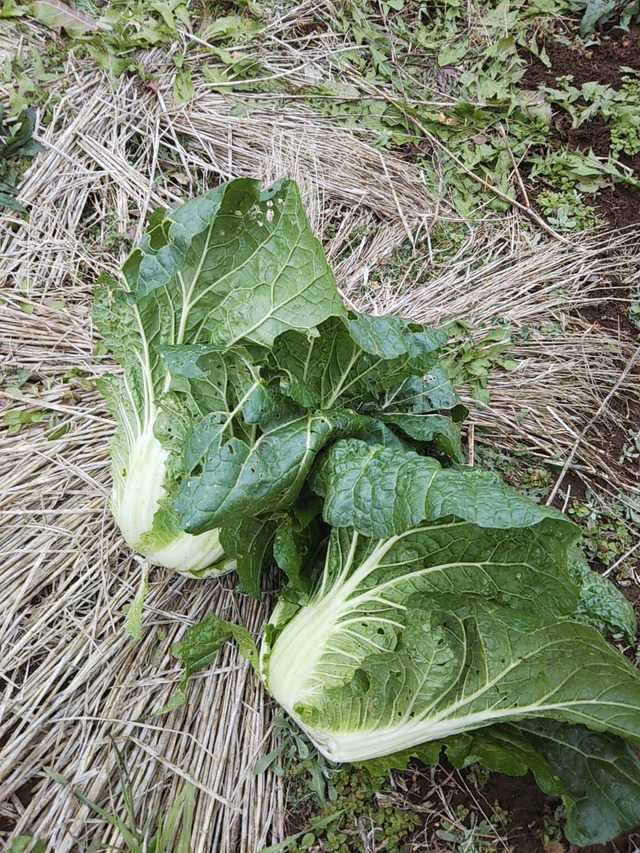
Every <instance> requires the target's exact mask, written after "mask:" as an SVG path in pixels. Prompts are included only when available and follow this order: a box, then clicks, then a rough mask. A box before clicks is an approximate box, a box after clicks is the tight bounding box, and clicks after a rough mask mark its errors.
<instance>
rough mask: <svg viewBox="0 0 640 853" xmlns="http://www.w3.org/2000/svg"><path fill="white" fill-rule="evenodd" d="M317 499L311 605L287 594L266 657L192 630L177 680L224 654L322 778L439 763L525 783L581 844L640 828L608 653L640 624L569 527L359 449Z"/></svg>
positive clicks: (408, 458) (639, 786) (624, 691)
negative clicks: (550, 798)
mask: <svg viewBox="0 0 640 853" xmlns="http://www.w3.org/2000/svg"><path fill="white" fill-rule="evenodd" d="M310 482H311V484H312V485H313V488H314V489H315V490H316V491H317V493H318V494H319V495H321V497H322V499H323V502H324V510H323V514H324V519H325V522H326V523H328V524H329V525H330V533H329V538H328V545H327V548H326V553H325V555H324V557H323V558H321V559H320V560H319V561H317V562H316V563H315V565H314V563H313V561H311V563H310V565H309V567H308V568H309V575H310V587H309V589H308V590H307V591H304V590H302V589H300V588H296V587H293V586H292V585H289V586H288V587H286V588H285V589H283V590H282V591H281V593H280V597H279V599H278V601H277V603H276V606H275V608H274V610H273V613H272V615H271V617H270V619H269V621H268V623H267V624H266V625H265V628H264V636H263V639H262V644H261V648H260V651H259V653H258V650H257V649H256V647H255V646H254V645H253V643H252V640H251V637H250V636H249V635H248V633H247V632H246V631H244V630H243V629H241V628H239V627H238V626H230V625H229V624H228V623H224V622H222V621H221V620H220V619H218V618H217V617H216V616H215V615H211V616H210V617H209V618H208V619H207V620H206V622H205V623H203V624H202V625H200V626H194V627H193V628H191V629H189V631H188V632H187V635H186V637H185V640H184V641H183V643H181V644H180V645H179V646H177V647H176V648H175V650H174V651H175V653H176V654H177V655H178V656H179V657H181V658H182V659H183V660H184V662H185V664H186V676H188V675H189V674H190V673H191V672H193V671H195V670H196V669H198V668H199V667H200V666H201V665H203V663H208V662H210V661H211V660H212V659H213V657H214V656H215V653H216V650H217V648H218V647H219V645H220V643H221V642H222V641H223V640H225V639H228V638H230V637H233V638H235V639H236V640H237V641H238V642H240V645H241V649H242V651H243V653H244V654H245V655H246V656H247V657H249V659H250V660H251V661H252V663H253V665H254V667H255V668H256V670H257V671H258V673H259V676H260V678H261V679H262V681H263V683H264V685H265V687H266V689H267V690H268V692H269V693H270V694H271V695H272V696H273V698H274V699H275V700H276V701H277V702H278V703H279V704H280V705H281V707H282V708H284V709H285V710H286V711H287V712H288V713H289V714H290V715H291V717H292V718H293V719H294V720H295V721H296V722H297V723H298V724H299V726H300V727H301V728H302V729H303V731H304V732H305V733H306V734H307V736H308V737H309V738H310V740H311V741H312V742H313V744H314V745H315V746H316V747H317V749H318V750H319V751H320V752H321V753H322V754H323V755H324V756H326V758H328V759H329V760H331V761H334V762H349V763H359V764H360V763H364V765H365V766H368V767H370V768H372V769H374V770H376V771H379V770H380V769H381V768H382V769H385V768H392V767H403V766H405V765H406V763H407V761H408V760H409V758H410V757H412V756H417V757H419V758H421V759H422V760H424V761H427V762H431V763H434V762H436V761H438V759H439V756H440V754H441V751H442V750H443V749H445V750H446V754H447V756H448V758H449V760H450V761H451V762H452V763H453V764H454V765H455V766H458V767H464V766H466V765H468V764H470V763H472V762H481V763H482V764H484V765H485V766H486V767H488V768H489V769H493V770H497V771H500V772H504V773H511V774H513V775H521V774H523V773H526V772H527V771H528V770H532V771H533V772H534V774H535V777H536V779H537V781H538V784H539V785H540V787H541V788H542V789H543V790H544V791H546V792H547V793H549V794H552V795H554V796H559V797H562V798H563V800H564V802H565V805H566V808H567V826H566V829H565V832H566V834H567V837H568V838H569V839H570V840H571V841H573V842H574V843H576V844H581V845H583V844H587V843H596V842H600V841H606V840H609V839H611V838H612V837H614V836H615V835H617V834H618V833H620V832H623V831H625V830H628V829H631V828H633V827H634V826H635V825H636V824H637V823H638V822H639V821H640V772H639V771H640V762H639V761H638V759H637V758H636V756H635V754H634V752H633V749H634V748H635V749H637V748H639V747H640V674H639V673H638V671H637V670H636V669H635V668H634V667H633V666H632V665H631V663H629V661H627V660H626V658H625V657H624V656H623V655H622V654H621V653H620V651H619V650H618V649H616V648H615V647H613V646H611V645H609V644H608V643H607V642H606V639H605V637H604V636H603V634H604V633H616V634H619V635H624V636H625V637H626V639H627V640H628V641H629V642H631V641H632V639H633V637H634V635H635V631H636V625H635V619H634V615H633V610H632V608H631V607H630V605H629V604H628V602H626V600H625V599H624V598H623V596H622V595H621V594H620V593H619V592H618V591H617V590H616V589H615V587H613V585H612V584H610V583H609V581H608V580H606V579H605V578H601V577H599V576H596V575H595V574H594V573H593V572H592V571H591V570H590V569H589V568H588V566H587V565H586V563H585V561H584V559H583V558H582V556H581V555H580V553H579V551H578V550H577V540H578V538H579V531H578V528H577V527H576V526H575V525H574V524H573V523H572V522H570V521H569V520H568V519H567V518H566V517H564V516H563V515H562V514H561V513H560V512H558V511H556V510H554V509H552V508H547V507H541V506H539V505H538V504H536V503H534V502H533V501H531V500H529V499H528V498H526V497H525V496H523V495H521V494H519V493H518V492H516V491H515V490H513V489H511V488H509V487H507V486H505V485H504V484H503V483H502V482H501V481H500V479H499V478H498V477H497V476H496V475H494V474H491V473H487V472H483V471H479V470H477V469H469V468H463V467H458V468H455V467H453V468H452V467H450V468H443V467H442V466H441V465H440V464H439V463H438V462H437V461H436V460H434V459H431V458H428V457H424V456H421V455H419V454H417V453H415V452H413V451H411V450H408V449H406V448H401V447H395V446H393V447H391V446H388V447H384V446H382V445H373V444H370V443H367V442H364V441H361V440H358V439H354V438H351V439H345V440H340V441H337V442H335V443H333V444H332V446H331V447H330V448H329V449H327V450H326V451H324V452H323V453H322V454H321V456H320V458H319V460H318V462H317V464H316V465H315V467H314V470H313V473H312V475H311V477H310ZM596 578H597V579H596ZM182 689H184V683H183V687H182ZM594 779H595V780H598V786H596V787H594V785H593V784H592V782H591V781H590V780H594ZM604 792H606V793H604Z"/></svg>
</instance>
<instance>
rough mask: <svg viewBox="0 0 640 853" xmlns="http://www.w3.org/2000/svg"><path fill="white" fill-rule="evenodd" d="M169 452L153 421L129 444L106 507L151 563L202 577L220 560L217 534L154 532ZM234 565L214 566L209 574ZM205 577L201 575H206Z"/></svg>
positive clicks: (133, 547)
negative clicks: (160, 440) (119, 475)
mask: <svg viewBox="0 0 640 853" xmlns="http://www.w3.org/2000/svg"><path fill="white" fill-rule="evenodd" d="M168 455H169V454H168V452H167V451H166V450H165V448H164V447H163V446H162V444H161V443H160V442H159V441H158V439H157V438H156V436H155V435H154V434H153V420H152V421H151V423H150V424H148V425H147V426H146V428H145V430H144V431H143V432H142V433H140V435H138V436H137V437H136V439H135V441H134V442H133V444H132V445H131V449H130V452H129V459H128V461H129V465H128V468H127V471H126V472H124V474H123V477H122V478H119V480H117V481H116V486H115V488H114V492H113V496H112V500H111V509H112V512H113V516H114V518H115V520H116V521H117V523H118V526H119V527H120V530H121V531H122V535H123V536H124V539H125V541H126V543H127V545H129V547H131V548H132V549H133V550H134V551H136V552H137V553H139V554H142V556H143V557H146V559H147V560H148V561H149V562H150V563H153V564H155V565H158V566H164V567H165V568H167V569H175V570H176V571H178V572H182V573H184V574H192V573H202V572H203V570H204V569H206V568H208V567H213V566H215V564H216V563H220V562H221V561H222V560H224V557H225V553H224V551H223V549H222V547H221V545H220V539H219V535H218V531H217V530H215V529H214V530H208V531H206V532H205V533H199V534H198V535H197V536H194V535H192V534H190V533H184V532H180V533H178V534H177V535H175V532H174V531H171V532H169V531H168V530H162V529H159V530H153V527H154V520H155V515H156V513H157V511H158V509H159V506H160V501H161V500H162V499H163V498H164V497H165V496H166V490H165V488H164V482H165V465H166V461H167V457H168ZM233 567H234V566H233V564H232V563H231V562H230V561H227V565H224V566H217V567H216V568H215V570H212V573H213V574H221V573H222V572H223V571H229V570H230V569H232V568H233ZM205 574H206V573H205Z"/></svg>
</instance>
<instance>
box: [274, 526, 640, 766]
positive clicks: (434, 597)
mask: <svg viewBox="0 0 640 853" xmlns="http://www.w3.org/2000/svg"><path fill="white" fill-rule="evenodd" d="M567 538H568V539H569V541H570V540H571V538H572V533H571V530H570V528H569V530H566V529H565V530H563V528H562V527H561V526H557V527H556V528H555V530H554V529H553V527H552V528H550V527H549V526H548V525H547V524H545V523H539V524H534V525H532V526H525V527H520V526H518V519H517V516H516V517H514V519H513V523H512V526H510V527H507V526H504V527H503V528H501V529H500V528H494V529H487V528H480V527H478V526H477V525H474V524H471V523H469V522H467V521H455V520H447V519H443V520H440V521H432V522H422V523H421V524H419V525H418V526H416V527H415V528H410V529H406V530H404V531H403V532H402V533H399V534H397V535H395V536H393V537H391V538H389V539H366V538H364V537H362V536H360V535H359V534H357V533H356V532H355V531H353V530H349V529H346V530H334V531H333V533H332V536H331V540H330V545H329V552H328V556H327V560H326V564H325V568H324V571H323V572H322V573H321V574H320V575H319V576H318V578H317V581H316V586H315V588H314V591H313V593H312V594H311V596H310V597H309V598H308V599H305V600H303V601H302V602H301V603H300V605H299V607H298V608H297V609H296V608H295V607H294V606H293V604H292V602H291V601H288V602H285V603H283V604H282V605H280V604H279V605H277V606H276V609H275V611H274V613H273V615H272V618H271V620H270V629H269V631H267V632H266V634H265V643H264V645H263V649H262V653H261V669H262V673H263V678H264V679H265V683H266V686H267V689H268V690H269V692H270V693H271V694H272V695H273V696H274V698H275V699H277V701H278V702H279V703H280V704H281V705H282V706H283V707H284V708H285V709H286V710H287V711H288V712H289V713H290V714H292V715H293V716H294V718H295V719H296V720H297V721H298V722H299V724H300V725H301V726H302V727H303V728H304V730H305V732H306V733H307V734H308V736H309V737H310V738H311V739H312V740H313V741H314V743H315V744H316V746H317V747H318V748H319V749H320V750H321V751H322V752H323V753H324V755H325V756H327V757H328V758H330V759H331V760H333V761H365V760H369V759H371V758H376V757H379V756H384V755H388V754H392V753H395V752H398V751H403V750H408V749H411V748H412V747H415V746H417V745H419V744H421V743H425V742H431V741H435V742H437V741H443V740H445V741H446V740H448V739H450V738H451V737H452V736H454V735H457V734H460V733H463V732H473V731H475V730H476V729H481V728H484V727H486V726H489V725H494V724H496V723H504V722H519V721H522V720H528V719H531V718H536V717H544V718H549V719H554V720H557V721H560V722H568V723H573V724H581V725H586V726H588V727H589V728H590V729H592V730H594V731H599V732H608V733H610V734H612V735H616V736H617V737H621V738H623V739H626V740H627V741H628V742H629V743H630V744H631V745H635V746H638V745H640V674H639V673H638V672H637V671H636V670H635V669H634V668H633V667H632V666H631V664H630V663H629V662H628V661H627V660H626V659H625V658H624V657H623V656H622V655H621V654H620V653H619V652H618V651H617V650H616V649H613V648H612V647H610V646H608V645H607V643H606V642H605V641H604V639H603V638H602V637H601V636H600V634H599V633H598V631H596V630H595V629H594V628H592V627H591V626H589V625H584V624H580V623H578V622H575V621H573V613H574V612H575V609H576V606H577V603H578V599H579V593H580V591H579V589H578V587H577V586H576V585H575V584H574V583H573V581H572V580H571V578H570V576H569V572H568V570H567V566H566V549H567V541H566V539H567ZM563 554H564V555H565V559H564V561H563Z"/></svg>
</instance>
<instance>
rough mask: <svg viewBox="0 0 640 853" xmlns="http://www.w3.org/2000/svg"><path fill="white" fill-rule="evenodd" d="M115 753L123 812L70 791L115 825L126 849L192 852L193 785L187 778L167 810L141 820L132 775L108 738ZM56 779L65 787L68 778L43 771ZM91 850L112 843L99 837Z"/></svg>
mask: <svg viewBox="0 0 640 853" xmlns="http://www.w3.org/2000/svg"><path fill="white" fill-rule="evenodd" d="M111 745H112V748H113V751H114V754H115V757H116V766H117V769H118V776H119V778H120V788H121V791H122V798H123V800H124V803H125V815H124V817H119V816H117V815H114V814H111V813H110V812H109V811H107V810H106V809H104V808H102V807H101V806H99V805H98V804H97V803H94V802H93V801H92V800H90V799H89V798H88V797H85V796H84V794H81V793H80V792H79V791H73V795H74V797H76V798H77V799H78V800H79V801H80V802H81V803H82V805H84V806H86V807H87V808H89V809H91V811H93V812H95V813H96V814H97V815H99V816H100V817H101V818H103V820H105V821H107V823H109V824H111V826H113V827H115V828H116V829H117V830H118V831H119V833H120V835H121V836H122V840H123V842H124V844H125V845H126V849H127V850H128V851H129V853H191V849H192V848H191V833H192V830H193V812H194V807H195V786H194V785H193V783H191V782H186V783H185V785H184V787H183V788H182V790H181V791H180V793H179V794H178V795H177V796H176V798H175V800H174V802H173V805H172V806H171V808H170V809H169V813H168V814H166V815H165V814H155V813H151V814H149V815H147V816H146V818H145V820H144V821H143V822H142V823H140V819H139V817H138V816H137V815H136V807H135V795H134V791H133V787H132V784H131V779H130V776H129V773H128V770H127V767H126V764H125V762H124V759H123V757H122V753H121V752H120V750H119V749H118V747H117V746H116V744H115V742H114V741H112V742H111ZM46 772H47V773H48V775H49V776H50V777H51V778H52V779H53V780H54V781H55V782H59V783H60V784H61V785H64V786H65V787H66V786H68V785H69V782H68V781H67V780H66V779H64V778H63V777H62V776H60V774H58V773H55V772H54V771H52V770H47V771H46ZM90 849H91V851H92V853H99V851H107V850H112V849H113V848H112V847H111V845H103V844H101V843H100V842H99V841H97V842H95V843H93V844H92V845H91V848H90Z"/></svg>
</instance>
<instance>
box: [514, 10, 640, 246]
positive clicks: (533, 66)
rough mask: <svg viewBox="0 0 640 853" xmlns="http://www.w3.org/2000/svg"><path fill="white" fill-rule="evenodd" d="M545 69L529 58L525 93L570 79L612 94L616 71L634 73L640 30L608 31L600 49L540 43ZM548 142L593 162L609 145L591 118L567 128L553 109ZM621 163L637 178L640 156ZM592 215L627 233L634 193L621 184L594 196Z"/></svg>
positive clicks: (639, 205)
mask: <svg viewBox="0 0 640 853" xmlns="http://www.w3.org/2000/svg"><path fill="white" fill-rule="evenodd" d="M545 49H546V51H547V55H548V57H549V60H550V62H551V67H550V68H547V67H546V66H545V65H544V64H543V63H542V62H540V60H539V59H537V58H536V57H534V56H531V60H530V63H529V66H528V68H527V71H526V74H525V75H524V77H523V79H522V86H523V88H525V89H537V88H538V87H539V86H554V85H555V81H556V79H557V78H558V77H563V76H565V75H567V74H571V75H573V84H574V85H575V86H581V85H582V84H583V83H590V82H594V81H596V82H599V83H602V84H604V85H607V86H611V87H612V88H613V89H619V88H620V86H621V84H622V75H623V73H624V72H622V71H621V69H622V68H625V67H626V68H633V69H635V70H638V71H640V25H634V26H633V27H631V30H630V32H629V33H625V32H622V31H621V30H612V31H611V33H610V34H609V35H608V36H607V37H606V38H605V39H603V40H602V42H601V44H599V45H597V46H594V47H591V48H583V49H578V48H577V47H576V46H575V45H573V46H568V45H566V44H564V43H562V42H560V41H554V40H549V41H547V43H546V44H545ZM554 131H555V133H554V141H555V144H556V145H558V146H560V145H561V144H563V145H569V146H570V147H571V148H574V149H577V150H578V151H583V152H585V153H586V152H588V151H589V150H593V152H594V154H595V155H596V156H597V157H606V156H607V155H608V153H609V148H610V144H611V134H610V132H609V128H608V127H607V125H606V122H605V121H604V120H603V119H602V117H600V116H596V117H595V118H594V119H592V120H591V121H589V122H586V123H585V124H583V125H581V126H580V127H577V128H573V127H572V126H571V118H570V116H569V115H568V113H566V112H564V111H562V110H557V111H556V112H555V114H554ZM620 160H621V162H622V163H624V164H625V165H627V166H630V167H631V168H632V169H633V170H634V172H635V174H636V176H637V177H638V176H640V154H636V155H635V156H634V157H627V156H625V155H622V156H621V157H620ZM595 208H596V212H597V213H598V215H599V216H600V217H601V218H602V219H603V220H604V221H605V222H606V223H607V224H608V225H610V226H611V227H612V228H618V229H623V228H630V227H633V226H638V225H640V189H638V188H637V187H632V186H628V185H626V184H617V185H616V186H615V187H612V188H610V189H606V190H603V191H601V192H600V194H599V196H598V198H597V201H596V204H595Z"/></svg>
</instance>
